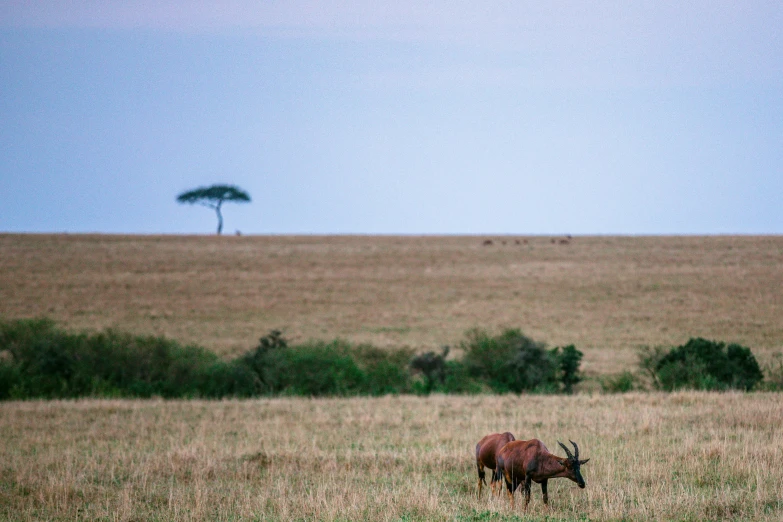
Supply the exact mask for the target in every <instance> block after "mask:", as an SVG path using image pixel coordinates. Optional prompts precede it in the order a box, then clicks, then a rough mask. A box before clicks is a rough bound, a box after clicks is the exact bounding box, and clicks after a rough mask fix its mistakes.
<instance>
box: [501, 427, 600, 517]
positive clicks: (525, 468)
mask: <svg viewBox="0 0 783 522" xmlns="http://www.w3.org/2000/svg"><path fill="white" fill-rule="evenodd" d="M569 442H571V444H573V445H574V453H573V454H572V453H571V452H570V451H569V449H568V448H567V447H565V445H564V444H563V443H562V442H560V441H558V442H557V443H558V444H560V446H561V447H562V448H563V449H564V450H565V452H566V458H562V457H558V456H556V455H553V454H552V453H549V450H548V449H546V446H544V443H543V442H541V441H540V440H538V439H531V440H517V441H514V442H509V443H508V444H506V445H505V446H503V448H502V449H501V450H500V451H499V452H498V454H497V457H496V459H497V466H498V469H499V470H501V472H502V473H503V478H504V479H505V481H506V489H508V497H509V499H510V500H511V507H512V508H513V507H514V491H516V489H517V488H518V487H519V485H520V484H522V483H523V482H524V484H525V510H527V505H528V504H529V503H530V484H531V482H536V483H538V484H541V493H543V494H544V504H546V505H548V503H549V498H548V496H547V491H546V486H547V481H548V480H549V479H551V478H559V477H565V478H567V479H571V480H573V481H574V482H576V485H577V486H579V487H580V488H584V487H585V479H583V478H582V473H581V471H580V467H581V466H582V464H586V463H587V461H589V460H590V459H585V460H579V446H577V445H576V442H574V441H569Z"/></svg>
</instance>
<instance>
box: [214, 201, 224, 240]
mask: <svg viewBox="0 0 783 522" xmlns="http://www.w3.org/2000/svg"><path fill="white" fill-rule="evenodd" d="M222 203H223V202H222V201H221V202H220V203H218V204H217V205H216V206H215V212H216V213H217V217H218V228H217V235H220V234H221V233H222V232H223V214H221V213H220V205H221V204H222Z"/></svg>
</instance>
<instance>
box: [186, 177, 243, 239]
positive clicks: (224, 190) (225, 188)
mask: <svg viewBox="0 0 783 522" xmlns="http://www.w3.org/2000/svg"><path fill="white" fill-rule="evenodd" d="M177 201H178V202H180V203H190V204H193V203H198V204H199V205H204V206H205V207H209V208H211V209H214V210H215V212H216V213H217V218H218V227H217V233H218V235H220V234H221V233H222V232H223V214H221V212H220V207H221V206H223V203H224V202H225V201H231V202H234V203H247V202H249V201H250V194H248V193H247V192H245V191H244V190H242V189H241V188H239V187H236V186H234V185H211V186H209V187H199V188H197V189H193V190H188V191H185V192H183V193H182V194H180V195H179V196H177Z"/></svg>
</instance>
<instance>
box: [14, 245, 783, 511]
mask: <svg viewBox="0 0 783 522" xmlns="http://www.w3.org/2000/svg"><path fill="white" fill-rule="evenodd" d="M485 239H487V238H484V237H362V236H356V237H353V236H338V237H309V236H303V237H288V236H280V237H275V236H272V237H220V238H218V237H176V236H172V237H169V236H100V235H95V236H92V235H9V234H5V235H0V317H3V318H5V319H14V318H29V317H36V316H48V317H51V318H53V319H55V320H57V321H58V322H59V323H60V324H61V325H62V326H64V327H66V328H68V329H75V330H81V329H91V330H97V329H103V328H106V327H117V328H119V329H122V330H127V331H131V332H134V333H142V334H164V335H166V336H169V337H172V338H174V339H177V340H180V341H185V342H194V343H197V344H200V345H202V346H205V347H207V348H209V349H212V350H214V351H216V352H218V353H220V354H223V355H225V356H226V357H229V356H235V355H237V354H239V353H242V352H244V351H246V350H248V349H250V348H252V347H253V346H254V345H255V343H256V342H257V340H258V338H259V337H260V336H261V335H264V334H266V333H267V332H268V331H269V330H270V329H273V328H279V329H282V330H283V331H284V333H285V335H286V336H287V337H289V338H290V339H292V340H294V341H302V340H306V339H309V338H318V339H324V340H331V339H333V338H335V337H341V338H345V339H348V340H351V341H360V342H371V343H374V344H376V345H379V346H389V347H391V346H409V347H413V348H415V349H420V350H429V349H435V348H438V347H439V346H440V345H442V344H452V345H455V344H457V343H459V342H460V340H462V339H463V337H464V332H465V331H466V330H467V329H469V328H471V327H476V326H478V327H483V328H488V329H490V330H493V331H498V330H499V329H500V328H503V327H518V328H521V329H522V330H523V331H524V332H525V333H526V334H527V335H529V336H531V337H533V338H534V339H536V340H540V341H545V342H547V343H548V344H549V345H550V346H556V345H561V346H562V345H564V344H570V343H574V344H576V346H577V347H578V348H579V349H580V350H582V351H584V352H585V360H584V362H583V369H585V370H586V372H587V373H588V374H589V375H597V374H606V373H613V372H617V371H621V370H624V369H629V368H632V367H633V366H634V364H635V362H636V348H637V347H638V346H640V345H650V346H653V345H658V344H668V345H674V344H681V343H683V342H685V341H687V339H688V338H689V337H692V336H703V337H707V338H711V339H716V340H722V341H732V342H739V343H742V344H744V345H746V346H748V347H750V348H751V349H752V350H753V352H754V353H755V354H756V355H757V356H758V357H759V359H761V360H762V362H763V361H764V360H765V359H768V358H769V357H771V355H772V354H774V353H777V352H780V351H783V291H781V289H783V237H778V236H774V237H576V238H573V239H571V240H570V242H568V243H567V244H564V243H561V242H560V240H561V239H562V238H556V239H555V242H554V243H553V242H552V239H553V238H549V237H527V238H523V237H519V238H514V237H493V238H490V239H492V241H493V244H492V245H489V246H484V245H483V242H484V240H485ZM504 242H505V243H504ZM781 404H782V403H781V399H780V395H779V394H769V393H751V394H739V393H722V394H720V393H712V394H710V393H675V394H662V393H632V394H625V395H600V394H595V393H587V392H584V391H583V393H581V394H577V395H575V396H519V397H518V396H485V395H484V396H464V397H463V396H431V397H426V398H425V397H409V396H402V397H383V398H351V399H302V398H298V399H285V398H279V399H266V400H249V401H214V402H209V401H160V400H151V401H132V400H122V401H119V400H118V401H110V400H80V401H49V402H46V401H40V402H39V401H29V402H4V403H0V441H2V443H1V444H0V520H6V519H7V520H124V521H125V520H373V521H375V520H390V521H413V520H457V521H483V520H497V521H500V520H515V519H518V518H520V517H522V518H525V517H523V513H522V511H521V505H520V503H518V504H517V508H516V510H513V511H512V510H511V509H510V507H509V505H508V501H507V499H506V498H505V497H500V498H489V497H487V496H484V497H483V498H481V499H477V498H476V497H475V488H476V480H477V477H476V471H475V466H474V461H473V459H472V452H473V446H474V445H475V443H476V441H478V439H479V438H480V437H481V436H482V435H484V434H486V433H489V432H494V431H505V430H510V431H512V432H513V433H514V434H515V435H517V436H518V437H519V438H530V437H537V438H541V439H542V440H544V442H545V443H546V444H547V445H548V446H549V449H550V450H553V451H556V450H558V449H559V448H558V446H557V442H556V441H557V440H562V441H565V440H566V439H568V438H571V439H573V440H576V441H577V442H578V443H579V446H580V449H581V453H582V456H583V458H586V457H589V458H591V460H590V463H588V464H587V465H585V467H584V468H583V474H584V477H585V479H586V480H587V488H586V489H585V490H579V489H578V488H576V487H575V486H574V485H573V484H572V483H570V482H568V481H566V480H565V479H558V480H554V481H552V482H551V483H550V488H549V490H550V503H551V509H550V510H549V511H547V510H545V509H544V507H543V505H542V501H541V493H540V488H538V487H537V486H534V489H533V500H532V503H531V505H530V508H529V510H528V513H527V517H526V519H529V520H544V519H545V517H549V518H548V519H549V520H574V521H576V520H640V521H641V520H678V521H697V520H759V521H767V520H768V521H773V520H774V521H778V520H781V519H783V467H781V466H780V462H781V461H783V429H781V428H780V426H781V425H783V406H782V405H781ZM556 453H560V451H556ZM518 494H519V493H518Z"/></svg>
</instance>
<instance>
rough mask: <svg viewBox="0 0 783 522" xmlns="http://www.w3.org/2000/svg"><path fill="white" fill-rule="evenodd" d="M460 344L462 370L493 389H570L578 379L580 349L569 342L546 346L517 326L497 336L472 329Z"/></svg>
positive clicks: (564, 390) (508, 390) (545, 390)
mask: <svg viewBox="0 0 783 522" xmlns="http://www.w3.org/2000/svg"><path fill="white" fill-rule="evenodd" d="M461 348H462V349H463V351H464V353H465V355H464V357H463V358H462V361H461V363H462V364H463V365H464V366H465V370H466V374H467V375H468V376H469V377H471V378H473V379H475V380H476V381H477V382H479V383H482V384H484V385H486V386H488V387H489V389H490V390H492V391H493V392H496V393H508V392H513V393H522V392H534V393H558V392H565V393H571V392H572V391H573V386H574V385H575V384H577V383H579V382H580V381H581V380H582V377H581V375H580V372H579V365H580V363H581V359H582V352H580V351H579V350H577V349H576V348H575V347H574V346H573V345H570V346H566V347H565V348H562V349H561V348H555V349H553V350H547V348H546V346H545V345H544V344H543V343H539V342H536V341H534V340H532V339H530V338H529V337H527V336H525V335H524V334H523V333H522V332H521V331H520V330H518V329H508V330H505V331H504V332H502V333H501V334H500V335H497V336H492V335H490V334H489V333H487V332H486V331H485V330H480V329H475V330H472V331H470V332H468V335H467V339H466V340H465V341H464V342H463V343H462V345H461Z"/></svg>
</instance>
